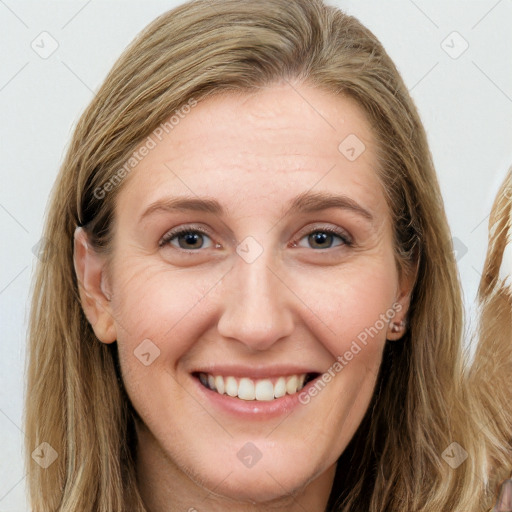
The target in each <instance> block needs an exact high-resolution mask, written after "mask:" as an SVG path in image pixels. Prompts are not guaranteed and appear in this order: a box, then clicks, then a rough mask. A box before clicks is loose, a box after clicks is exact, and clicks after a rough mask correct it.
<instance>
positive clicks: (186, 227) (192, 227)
mask: <svg viewBox="0 0 512 512" xmlns="http://www.w3.org/2000/svg"><path fill="white" fill-rule="evenodd" d="M188 231H197V232H198V233H202V234H203V235H207V236H209V237H210V238H211V239H212V242H213V234H212V233H211V231H210V230H208V229H207V228H205V227H203V226H199V225H197V224H181V225H179V226H177V227H175V228H172V229H169V230H168V231H167V232H166V233H165V234H164V235H163V236H162V238H161V239H160V241H159V242H158V246H159V247H164V246H165V245H167V244H169V243H170V241H171V239H172V238H174V237H175V236H176V235H180V234H182V233H186V232H188ZM213 243H214V244H215V245H218V244H216V243H215V242H213ZM181 250H182V251H186V249H181ZM191 250H192V249H191ZM194 252H197V251H194Z"/></svg>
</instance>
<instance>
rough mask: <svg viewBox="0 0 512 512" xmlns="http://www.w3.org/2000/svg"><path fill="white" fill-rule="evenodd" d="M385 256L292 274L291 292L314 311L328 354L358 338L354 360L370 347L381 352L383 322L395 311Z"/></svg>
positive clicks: (337, 352)
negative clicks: (359, 347)
mask: <svg viewBox="0 0 512 512" xmlns="http://www.w3.org/2000/svg"><path fill="white" fill-rule="evenodd" d="M384 261H385V260H379V261H375V260H374V261H372V260H370V259H367V260H365V261H363V260H361V262H360V263H358V264H357V265H353V266H350V267H349V266H348V265H347V266H346V267H342V266H340V267H339V268H337V269H332V268H331V269H321V270H318V271H317V272H316V273H314V272H308V273H307V274H306V273H305V274H301V275H297V276H296V278H295V281H296V287H294V291H295V292H296V293H297V295H298V296H299V297H300V298H301V300H303V301H304V303H305V304H306V305H307V307H308V308H309V309H310V310H311V311H312V312H313V313H314V316H315V317H316V325H317V327H316V332H317V333H320V332H321V333H324V334H323V336H322V340H323V343H324V345H325V346H326V348H327V349H328V350H329V352H330V353H331V354H332V355H333V357H336V356H338V355H342V354H343V353H344V352H345V351H347V350H350V349H351V346H352V342H353V341H357V340H359V341H360V342H361V343H362V344H364V343H365V341H366V342H367V350H365V355H364V357H358V359H359V360H361V359H365V358H366V357H371V355H372V350H373V349H375V350H376V351H377V352H380V349H381V348H382V347H380V345H382V343H383V342H384V341H385V337H386V333H387V325H388V322H389V320H390V319H391V318H393V317H394V315H395V314H396V311H395V310H394V309H393V305H394V302H393V301H394V299H395V292H396V287H397V274H396V270H395V266H394V263H393V261H391V263H390V264H389V263H384ZM390 268H391V270H390ZM370 341H371V342H372V343H370ZM361 343H360V344H361ZM354 350H355V351H357V348H355V349H354ZM361 355H362V354H361Z"/></svg>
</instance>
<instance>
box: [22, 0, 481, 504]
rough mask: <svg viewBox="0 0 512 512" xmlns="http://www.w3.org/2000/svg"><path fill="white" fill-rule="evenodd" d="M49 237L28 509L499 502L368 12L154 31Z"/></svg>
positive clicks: (403, 117)
mask: <svg viewBox="0 0 512 512" xmlns="http://www.w3.org/2000/svg"><path fill="white" fill-rule="evenodd" d="M45 236H46V238H47V239H49V240H50V241H51V242H52V243H53V244H54V245H55V246H57V247H60V248H61V249H62V251H61V252H60V253H59V254H58V255H56V256H55V257H54V258H53V259H51V260H49V261H48V262H47V263H45V264H42V266H41V267H40V268H39V270H38V275H37V280H36V285H35V293H34V298H33V306H32V316H31V321H30V346H29V357H30V361H29V380H28V389H27V404H26V410H27V412H26V433H27V439H28V441H27V449H28V451H29V453H30V452H32V451H33V450H34V447H35V446H39V445H40V444H41V443H43V442H44V443H47V445H46V444H45V445H44V447H45V448H46V450H47V453H48V450H49V447H51V448H52V450H54V451H55V453H56V455H57V456H56V457H54V460H53V462H52V463H51V464H43V466H46V467H42V466H41V465H38V464H35V463H34V461H33V460H32V459H31V458H29V459H28V462H29V464H30V466H29V468H30V469H29V482H30V492H31V499H32V505H33V508H34V510H37V511H46V510H48V511H50V510H52V511H55V510H59V511H66V512H67V511H80V512H83V511H86V510H91V511H92V510H95V511H96V510H105V511H118V510H130V511H143V510H151V511H152V512H159V511H163V510H237V511H240V510H251V511H256V510H268V509H269V508H272V509H274V510H287V511H294V510H299V509H300V510H304V509H306V510H310V511H312V512H313V511H321V510H329V511H330V510H337V511H338V510H339V511H362V510H365V511H372V512H373V511H379V512H382V511H393V512H396V511H412V510H414V511H440V510H443V511H444V510H446V511H448V510H449V511H453V510H482V509H484V507H486V506H487V507H489V506H490V501H489V500H487V501H485V499H484V498H483V495H484V491H485V482H484V478H483V474H482V471H483V470H482V468H483V466H484V462H485V460H486V458H485V457H486V452H485V449H484V445H482V443H481V441H480V440H478V442H477V438H476V432H477V429H478V425H477V423H476V422H475V421H474V420H473V418H467V417H466V414H467V403H466V402H465V397H464V395H463V392H462V387H461V384H462V365H463V361H462V356H461V333H462V302H461V292H460V285H459V282H458V279H457V270H456V263H455V260H454V255H453V252H452V247H451V243H450V233H449V229H448V225H447V221H446V217H445V213H444V211H443V204H442V198H441V194H440V190H439V186H438V182H437V179H436V175H435V171H434V168H433V164H432V159H431V155H430V153H429V150H428V146H427V140H426V136H425V132H424V129H423V126H422V124H421V121H420V119H419V116H418V113H417V111H416V108H415V106H414V104H413V101H412V100H411V98H410V96H409V94H408V92H407V89H406V87H405V85H404V83H403V81H402V79H401V78H400V76H399V74H398V72H397V70H396V68H395V66H394V65H393V63H392V62H391V60H390V59H389V57H388V56H387V54H386V52H385V51H384V49H383V48H382V46H381V45H380V43H379V42H378V41H377V40H376V38H375V36H374V35H373V34H372V33H371V32H370V31H368V30H367V29H366V28H364V27H363V26H362V25H361V24H360V23H359V22H358V21H357V20H356V19H354V18H352V17H350V16H347V15H345V14H343V13H342V12H340V11H339V10H337V9H334V8H332V7H327V6H325V5H323V3H322V2H321V1H319V0H315V1H309V0H308V1H306V0H298V1H293V2H284V1H278V0H264V1H261V2H250V1H240V0H222V1H217V2H207V1H199V2H192V3H188V4H185V5H183V6H181V7H179V8H177V9H175V10H173V11H171V12H169V13H166V14H164V15H162V16H160V17H159V18H158V19H156V20H155V21H154V22H153V23H152V24H150V25H149V26H148V27H147V28H146V29H145V31H144V32H143V33H142V34H141V35H140V36H139V37H138V38H137V39H136V40H135V41H134V42H133V43H132V45H131V46H130V47H129V48H128V49H127V50H126V52H125V53H124V54H123V55H122V56H121V58H120V59H119V60H118V62H117V63H116V64H115V66H114V68H113V69H112V71H111V72H110V74H109V75H108V77H107V78H106V80H105V83H104V84H103V86H102V87H101V88H100V90H99V91H98V93H97V95H96V96H95V98H94V100H93V102H92V103H91V105H90V106H89V107H88V109H87V110H86V112H85V113H84V114H83V116H82V117H81V119H80V121H79V123H78V125H77V127H76V130H75V133H74V136H73V140H72V142H71V145H70V148H69V150H68V153H67V156H66V158H65V161H64V163H63V166H62V169H61V172H60V174H59V177H58V179H57V184H56V187H55V190H54V193H53V198H52V203H51V206H50V211H49V218H48V221H47V224H46V231H45ZM324 244H326V245H324ZM48 445H49V446H48ZM52 453H53V452H52ZM468 455H469V456H468Z"/></svg>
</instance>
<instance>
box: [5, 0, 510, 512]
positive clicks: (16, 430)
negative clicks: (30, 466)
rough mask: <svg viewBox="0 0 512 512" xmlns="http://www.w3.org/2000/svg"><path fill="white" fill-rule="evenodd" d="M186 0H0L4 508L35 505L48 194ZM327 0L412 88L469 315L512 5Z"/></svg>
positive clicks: (500, 164)
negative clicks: (92, 114)
mask: <svg viewBox="0 0 512 512" xmlns="http://www.w3.org/2000/svg"><path fill="white" fill-rule="evenodd" d="M178 3H180V2H173V1H167V2H164V1H145V2H142V1H138V2H133V1H131V2H130V1H124V2H121V1H118V2H113V1H105V0H89V1H87V0H85V1H72V0H67V1H65V2H60V1H52V2H50V1H39V2H16V1H15V0H0V52H1V57H0V59H1V65H0V112H1V117H0V119H1V124H0V150H1V153H0V154H1V157H2V158H1V164H0V179H1V182H0V183H1V187H0V236H1V244H0V247H1V249H0V255H1V256H0V258H1V260H0V262H1V264H0V328H1V342H0V511H1V512H24V511H26V510H28V506H27V505H26V502H25V475H26V472H25V469H24V467H23V461H22V440H23V436H24V434H23V425H22V419H21V418H22V409H23V385H24V380H25V377H24V357H25V332H26V325H27V315H28V309H27V297H28V294H29V289H30V283H31V275H32V269H33V264H34V263H35V261H36V258H35V256H34V255H33V253H32V247H33V246H34V245H35V244H37V242H38V241H39V238H40V233H41V229H42V225H43V216H44V211H45V206H46V201H47V198H48V194H49V191H50V188H51V186H52V184H53V181H54V179H55V176H56V174H57V170H58V167H59V165H60V163H61V161H62V158H63V154H64V150H65V147H66V146H67V144H68V142H69V139H70V134H71V130H72V128H73V126H74V124H75V123H76V121H77V119H78V117H79V115H80V113H81V112H82V111H83V109H84V108H85V106H86V105H87V104H88V103H89V102H90V101H91V99H92V98H93V94H94V91H95V90H96V89H97V88H98V87H99V85H100V84H101V82H102V80H103V78H104V77H105V75H106V73H107V72H108V70H109V69H110V67H111V66H112V64H113V63H114V61H115V59H116V58H117V57H118V56H119V54H120V53H121V51H122V50H123V49H124V48H125V46H126V45H127V44H128V43H129V42H130V41H131V40H132V39H133V37H134V36H135V35H136V34H137V33H138V32H139V31H140V30H141V29H142V28H143V27H144V26H145V25H146V24H147V23H149V22H150V21H151V20H153V19H154V18H155V17H156V16H157V15H159V14H161V13H162V12H164V11H166V10H168V9H170V8H172V7H174V6H175V5H176V4H178ZM330 3H331V4H336V5H338V6H340V7H341V8H343V9H345V10H346V11H347V12H349V13H351V14H354V15H355V16H356V17H358V18H359V19H360V20H361V21H362V22H363V24H365V25H366V26H367V27H368V28H370V29H371V30H372V31H373V32H374V33H375V34H376V35H377V37H378V38H379V39H380V40H381V42H382V43H383V45H384V47H385V48H386V50H387V51H388V53H389V54H390V55H391V57H392V58H393V60H394V61H395V63H396V64H397V66H398V68H399V70H400V72H401V73H402V75H403V77H404V80H405V82H406V84H407V86H408V87H409V89H410V90H411V94H412V96H413V98H414V100H415V102H416V105H417V107H418V109H419V111H420V115H421V116H422V119H423V122H424V124H425V127H426V129H427V133H428V137H429V142H430V146H431V150H432V153H433V157H434V162H435V164H436V168H437V172H438V176H439V180H440V183H441V188H442V191H443V196H444V199H445V205H446V211H447V215H448V218H449V222H450V226H451V229H452V235H453V237H454V238H456V239H457V242H456V244H457V245H458V246H459V247H460V248H461V250H460V251H459V260H458V263H459V269H460V275H461V279H462V282H463V287H464V292H465V301H466V308H467V311H468V315H469V317H470V319H471V318H472V317H473V314H472V313H473V312H472V308H473V303H474V299H475V294H476V289H477V286H478V281H479V278H480V271H481V269H482V266H483V262H484V257H485V251H486V246H487V222H488V215H489V211H490V208H491V204H492V201H493V199H494V196H495V194H496V192H497V190H498V187H499V184H500V182H501V181H502V180H503V179H504V177H505V174H506V171H507V169H508V167H509V166H510V165H511V164H512V144H511V142H512V137H511V136H512V71H511V66H512V31H511V30H510V27H511V26H512V0H500V1H496V0H479V1H468V0H460V1H453V0H452V1H446V0H443V1H441V0H439V1H432V0H429V1H427V0H414V1H413V0H389V1H378V0H374V1H368V0H365V1H362V0H358V1H346V2H345V1H339V2H334V1H332V0H331V1H330ZM43 31H47V32H48V33H49V34H51V36H52V38H54V39H55V40H56V41H57V43H58V45H59V46H58V48H57V50H56V51H55V52H54V53H53V54H52V55H51V56H49V57H48V58H47V59H43V58H41V57H40V56H39V55H38V54H37V53H36V52H35V51H34V50H33V49H32V48H31V43H32V41H34V40H36V42H37V41H38V40H39V39H37V38H38V36H39V35H40V34H41V32H43ZM453 31H457V32H458V33H459V34H460V36H461V37H459V36H457V35H455V36H454V35H451V36H450V34H452V32H453ZM447 36H450V37H448V39H446V38H447ZM444 40H446V42H445V43H444V44H443V46H444V47H452V48H451V50H450V51H451V52H452V53H454V52H455V53H458V51H459V50H460V49H461V48H463V46H462V45H464V44H465V43H464V41H466V42H467V44H468V45H469V47H468V48H467V50H466V51H465V52H464V53H462V54H461V55H460V56H458V58H455V59H454V58H452V57H451V56H450V55H448V53H446V51H445V50H444V49H443V46H442V42H443V41H444ZM46 48H48V46H46ZM448 49H449V48H448ZM466 250H467V252H466ZM473 321H474V320H473Z"/></svg>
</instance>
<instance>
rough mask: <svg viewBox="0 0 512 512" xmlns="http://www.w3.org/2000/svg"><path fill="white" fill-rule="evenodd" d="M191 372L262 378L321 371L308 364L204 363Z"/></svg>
mask: <svg viewBox="0 0 512 512" xmlns="http://www.w3.org/2000/svg"><path fill="white" fill-rule="evenodd" d="M191 373H206V374H210V375H214V376H217V375H220V376H223V377H239V378H241V377H248V378H250V379H264V378H272V377H287V376H291V375H302V374H309V373H321V372H320V371H317V370H315V369H313V368H311V367H310V366H309V367H308V366H296V365H293V366H291V365H286V366H284V365H280V366H277V365H276V366H234V365H205V366H201V367H198V368H195V369H194V370H192V371H191Z"/></svg>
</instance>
